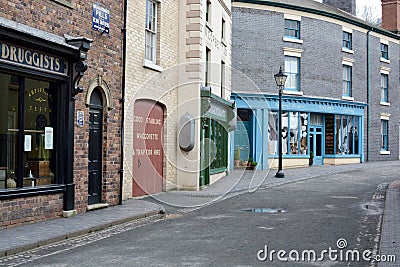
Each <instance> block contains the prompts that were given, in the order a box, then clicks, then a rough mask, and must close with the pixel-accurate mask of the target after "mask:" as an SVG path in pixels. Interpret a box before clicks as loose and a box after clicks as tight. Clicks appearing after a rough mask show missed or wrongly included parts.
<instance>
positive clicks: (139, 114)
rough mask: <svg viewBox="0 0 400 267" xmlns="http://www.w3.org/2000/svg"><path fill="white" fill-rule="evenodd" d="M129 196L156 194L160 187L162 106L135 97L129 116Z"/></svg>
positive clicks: (161, 176)
mask: <svg viewBox="0 0 400 267" xmlns="http://www.w3.org/2000/svg"><path fill="white" fill-rule="evenodd" d="M133 121H134V123H133V169H132V173H133V184H132V186H133V187H132V195H133V196H142V195H149V194H154V193H159V192H161V191H162V189H163V126H164V109H163V107H162V106H161V105H160V104H157V103H156V102H154V101H151V100H137V101H136V102H135V107H134V119H133Z"/></svg>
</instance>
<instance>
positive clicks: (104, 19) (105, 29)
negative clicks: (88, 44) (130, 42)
mask: <svg viewBox="0 0 400 267" xmlns="http://www.w3.org/2000/svg"><path fill="white" fill-rule="evenodd" d="M92 28H93V29H94V30H97V31H100V32H101V33H110V11H109V10H108V9H105V8H103V7H101V6H99V5H98V4H95V3H93V15H92Z"/></svg>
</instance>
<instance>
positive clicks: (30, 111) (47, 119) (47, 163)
mask: <svg viewBox="0 0 400 267" xmlns="http://www.w3.org/2000/svg"><path fill="white" fill-rule="evenodd" d="M56 93H57V90H55V88H51V84H50V83H49V82H44V81H38V80H33V79H26V80H25V110H24V111H25V112H24V113H25V114H24V140H25V143H24V178H23V179H24V181H23V184H24V186H32V185H33V184H34V185H45V184H52V183H55V181H54V173H55V158H54V157H53V156H52V155H53V151H54V149H55V144H56V140H55V132H56V130H57V117H56V114H55V112H56V110H57V108H56V107H55V102H56V97H55V94H56ZM32 176H33V177H34V178H35V179H34V180H33V181H32V179H31V178H30V177H32Z"/></svg>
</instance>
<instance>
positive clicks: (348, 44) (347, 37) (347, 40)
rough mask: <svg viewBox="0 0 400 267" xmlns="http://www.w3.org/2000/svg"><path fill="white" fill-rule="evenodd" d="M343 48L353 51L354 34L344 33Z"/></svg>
mask: <svg viewBox="0 0 400 267" xmlns="http://www.w3.org/2000/svg"><path fill="white" fill-rule="evenodd" d="M343 48H346V49H349V50H352V49H353V43H352V34H351V33H350V32H345V31H344V32H343Z"/></svg>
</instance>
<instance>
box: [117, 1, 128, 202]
mask: <svg viewBox="0 0 400 267" xmlns="http://www.w3.org/2000/svg"><path fill="white" fill-rule="evenodd" d="M127 8H128V0H124V27H123V28H122V29H121V32H122V34H123V41H122V42H123V44H122V50H123V56H122V92H121V93H122V98H121V100H120V103H121V117H122V119H121V165H120V169H119V199H118V205H122V192H123V191H122V187H123V185H124V120H125V69H126V16H127V13H128V12H127Z"/></svg>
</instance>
